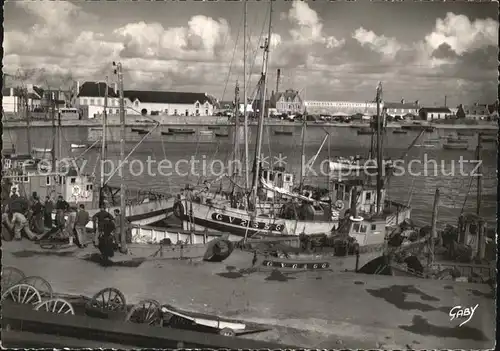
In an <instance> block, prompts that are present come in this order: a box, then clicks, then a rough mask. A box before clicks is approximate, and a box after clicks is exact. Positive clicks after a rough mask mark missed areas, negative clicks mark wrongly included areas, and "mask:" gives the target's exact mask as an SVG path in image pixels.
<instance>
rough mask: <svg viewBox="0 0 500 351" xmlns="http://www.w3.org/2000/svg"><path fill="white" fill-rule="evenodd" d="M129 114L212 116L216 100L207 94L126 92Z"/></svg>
mask: <svg viewBox="0 0 500 351" xmlns="http://www.w3.org/2000/svg"><path fill="white" fill-rule="evenodd" d="M124 96H125V104H126V107H127V114H136V115H151V116H158V115H171V116H212V115H213V113H214V105H215V99H214V98H213V97H212V96H210V95H208V94H206V93H185V92H174V91H145V90H125V91H124Z"/></svg>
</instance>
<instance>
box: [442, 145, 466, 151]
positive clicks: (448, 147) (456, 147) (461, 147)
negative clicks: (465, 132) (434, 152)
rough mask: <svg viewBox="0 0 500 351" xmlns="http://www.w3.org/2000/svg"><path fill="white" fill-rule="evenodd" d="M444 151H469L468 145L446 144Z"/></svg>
mask: <svg viewBox="0 0 500 351" xmlns="http://www.w3.org/2000/svg"><path fill="white" fill-rule="evenodd" d="M443 149H445V150H468V149H469V145H468V144H444V145H443Z"/></svg>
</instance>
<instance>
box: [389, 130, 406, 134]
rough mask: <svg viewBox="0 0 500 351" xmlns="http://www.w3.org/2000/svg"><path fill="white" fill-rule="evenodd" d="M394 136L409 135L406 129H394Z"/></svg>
mask: <svg viewBox="0 0 500 351" xmlns="http://www.w3.org/2000/svg"><path fill="white" fill-rule="evenodd" d="M392 134H408V132H407V131H406V130H404V129H394V130H393V131H392Z"/></svg>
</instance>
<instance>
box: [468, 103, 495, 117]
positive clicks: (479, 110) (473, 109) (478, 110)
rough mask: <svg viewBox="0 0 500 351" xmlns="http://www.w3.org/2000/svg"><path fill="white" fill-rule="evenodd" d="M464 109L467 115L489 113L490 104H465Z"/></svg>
mask: <svg viewBox="0 0 500 351" xmlns="http://www.w3.org/2000/svg"><path fill="white" fill-rule="evenodd" d="M462 108H463V110H464V112H465V114H466V115H489V114H490V111H489V109H488V105H479V104H478V105H464V106H463V107H462Z"/></svg>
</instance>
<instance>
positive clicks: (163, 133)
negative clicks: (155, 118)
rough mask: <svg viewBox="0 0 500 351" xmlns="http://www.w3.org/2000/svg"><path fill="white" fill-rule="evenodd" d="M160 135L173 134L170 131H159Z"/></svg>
mask: <svg viewBox="0 0 500 351" xmlns="http://www.w3.org/2000/svg"><path fill="white" fill-rule="evenodd" d="M161 135H174V133H172V132H161Z"/></svg>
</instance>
